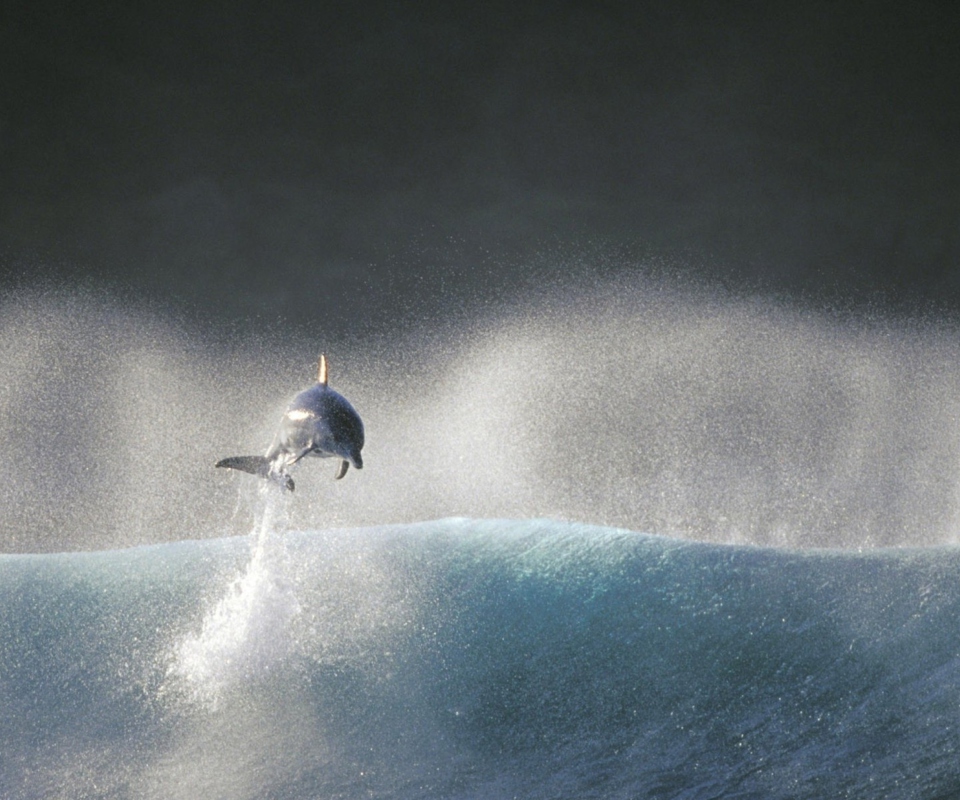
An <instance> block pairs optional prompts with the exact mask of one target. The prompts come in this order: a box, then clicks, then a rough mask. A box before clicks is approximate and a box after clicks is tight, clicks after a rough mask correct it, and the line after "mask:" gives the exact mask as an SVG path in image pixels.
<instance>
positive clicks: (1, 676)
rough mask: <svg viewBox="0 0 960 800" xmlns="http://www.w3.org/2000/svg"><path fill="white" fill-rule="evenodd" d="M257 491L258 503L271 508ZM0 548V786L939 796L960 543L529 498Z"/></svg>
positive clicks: (170, 791) (954, 701)
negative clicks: (620, 518) (603, 517)
mask: <svg viewBox="0 0 960 800" xmlns="http://www.w3.org/2000/svg"><path fill="white" fill-rule="evenodd" d="M268 510H269V509H268ZM271 513H273V514H274V516H272V517H270V518H268V519H266V521H264V522H263V523H262V524H261V526H260V527H259V528H258V529H257V530H256V531H255V532H254V533H253V534H252V535H249V536H244V537H226V538H221V539H207V540H200V541H181V542H176V543H169V544H161V545H151V546H143V547H136V548H130V549H123V550H114V551H101V552H92V553H69V554H47V555H5V556H0V608H2V609H3V612H2V614H0V752H2V753H3V758H2V761H0V795H3V796H5V797H16V798H51V797H54V798H55V797H61V798H75V797H91V796H98V797H111V798H113V797H117V798H124V797H131V798H134V797H136V798H142V797H145V798H151V797H156V798H161V797H162V798H178V797H183V798H188V797H189V798H193V797H198V796H205V797H230V798H255V797H256V798H262V797H270V798H307V797H309V798H360V797H364V798H367V797H381V798H414V797H416V798H432V797H436V798H481V797H545V798H546V797H549V798H559V797H570V798H590V797H597V798H600V797H602V798H618V797H622V798H627V797H630V798H633V797H664V798H666V797H677V798H708V797H710V798H714V797H738V798H788V797H789V798H822V797H841V796H845V797H887V798H901V797H903V798H908V797H924V798H932V797H946V796H948V795H949V794H950V792H952V791H955V790H956V787H957V786H958V785H960V766H958V764H957V761H956V752H957V747H958V745H960V711H958V709H960V656H958V654H960V634H958V628H957V625H956V620H957V618H958V613H960V549H957V548H955V547H950V546H941V547H933V548H925V549H915V550H887V549H876V550H871V551H867V552H863V553H856V552H849V551H846V552H844V551H818V550H807V551H793V550H783V549H764V548H759V547H753V546H730V545H714V544H704V543H694V542H690V541H683V540H678V539H669V538H664V537H659V536H652V535H644V534H640V533H635V532H631V531H628V530H624V529H616V528H605V527H596V526H589V525H583V524H574V523H566V522H557V521H551V520H548V519H539V520H508V519H502V520H498V519H466V518H459V519H444V520H438V521H433V522H418V523H414V524H406V525H389V526H379V527H367V528H354V529H329V530H290V529H285V523H284V519H283V509H282V508H279V509H277V508H275V509H273V511H272V512H271Z"/></svg>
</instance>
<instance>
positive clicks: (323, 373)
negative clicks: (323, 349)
mask: <svg viewBox="0 0 960 800" xmlns="http://www.w3.org/2000/svg"><path fill="white" fill-rule="evenodd" d="M317 383H319V384H320V385H321V386H326V385H327V357H326V356H325V355H324V354H323V353H321V354H320V363H319V364H318V365H317Z"/></svg>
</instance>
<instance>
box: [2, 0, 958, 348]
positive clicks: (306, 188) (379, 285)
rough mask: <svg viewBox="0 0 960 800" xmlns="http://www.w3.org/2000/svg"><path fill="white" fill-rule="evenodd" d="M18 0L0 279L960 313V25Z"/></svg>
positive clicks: (159, 289) (864, 12)
mask: <svg viewBox="0 0 960 800" xmlns="http://www.w3.org/2000/svg"><path fill="white" fill-rule="evenodd" d="M958 8H960V7H958V6H956V5H955V4H949V3H943V2H939V3H932V2H922V1H921V2H914V3H903V2H898V3H881V2H844V3H837V2H819V1H817V0H813V1H812V2H790V3H771V2H757V3H712V2H702V3H696V2H677V0H670V1H668V2H636V1H634V2H607V3H603V2H590V3H577V2H567V3H562V2H558V3H526V4H524V3H516V2H509V3H500V2H485V3H470V4H466V3H464V4H458V3H449V2H446V3H440V2H418V3H386V2H384V3H373V2H358V3H325V2H313V3H307V2H302V3H266V2H263V3H256V2H251V0H230V1H229V2H227V1H224V2H204V0H199V2H194V3H185V2H168V3H163V2H158V3H150V4H138V3H113V2H94V1H93V0H86V2H69V1H67V0H64V1H63V2H47V0H39V2H37V1H36V0H7V2H5V3H3V5H2V10H0V269H2V274H3V280H4V282H5V284H6V285H12V284H13V283H16V282H21V283H22V282H27V283H30V282H32V281H35V280H39V279H40V278H46V279H51V278H52V279H54V280H56V281H62V282H65V283H66V284H67V285H68V286H69V285H71V284H73V283H78V282H80V283H82V282H84V281H89V280H90V279H91V278H93V279H94V280H95V282H96V285H103V284H106V285H108V286H110V285H117V286H125V287H127V288H132V289H133V290H134V291H135V292H137V293H143V294H144V295H146V296H154V297H159V298H160V299H161V300H164V301H169V302H176V303H186V304H188V305H191V306H193V307H195V308H198V309H201V310H202V313H205V314H209V315H210V316H211V317H216V318H229V317H240V318H246V317H250V316H260V317H266V318H270V319H277V318H293V319H299V320H306V321H310V320H314V319H323V320H326V321H327V322H328V323H329V324H331V325H334V326H338V327H341V328H343V329H348V328H352V327H357V328H365V327H370V326H373V327H377V326H381V325H384V324H389V320H390V319H391V318H394V317H395V316H397V315H400V316H403V315H410V314H414V315H415V314H416V313H418V311H420V310H427V309H428V308H429V307H430V305H431V304H435V305H443V304H470V303H479V302H482V301H483V300H484V299H490V298H495V297H499V296H508V295H509V294H510V292H512V291H514V290H515V289H517V290H519V289H521V288H524V287H528V286H529V284H530V283H532V282H536V281H540V280H551V279H552V280H560V281H563V280H566V279H567V278H568V277H569V274H570V273H571V272H572V273H577V272H578V271H580V270H586V269H590V270H600V271H602V270H604V269H607V270H624V269H626V270H629V269H640V268H642V265H643V264H647V263H658V264H661V265H662V264H664V263H666V264H669V265H672V266H670V269H675V270H677V271H678V272H687V273H690V274H693V275H706V276H707V277H709V278H716V279H719V280H721V281H723V282H724V283H726V284H727V285H734V286H742V287H745V288H747V289H749V290H760V291H764V292H769V293H774V294H777V295H780V296H787V297H797V298H800V297H805V298H808V299H809V298H813V299H814V300H815V301H817V302H821V301H822V302H836V301H838V300H840V301H842V302H849V301H852V302H866V301H878V300H882V301H886V302H889V303H892V304H903V303H906V304H908V305H909V304H920V305H923V304H924V303H928V302H936V303H940V304H943V305H946V306H948V307H950V308H958V307H960V96H958V94H960V45H958V42H960V11H958Z"/></svg>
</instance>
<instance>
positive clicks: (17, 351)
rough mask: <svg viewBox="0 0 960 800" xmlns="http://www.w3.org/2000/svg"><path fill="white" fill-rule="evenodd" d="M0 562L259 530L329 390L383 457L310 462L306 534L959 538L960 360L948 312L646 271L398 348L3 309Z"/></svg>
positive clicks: (821, 541) (302, 507)
mask: <svg viewBox="0 0 960 800" xmlns="http://www.w3.org/2000/svg"><path fill="white" fill-rule="evenodd" d="M0 318H2V319H3V321H4V325H3V330H2V332H0V342H2V349H0V370H2V372H3V374H4V375H5V376H7V380H6V382H5V385H4V388H3V392H2V393H0V403H2V406H0V419H2V420H3V430H2V431H0V447H2V453H0V457H2V461H3V463H5V464H7V465H9V471H8V475H7V477H6V480H5V481H4V482H3V485H2V489H0V492H2V497H0V509H2V511H0V536H2V549H3V550H4V551H7V552H11V551H19V552H34V551H58V550H74V549H102V548H117V547H129V546H133V545H139V544H146V543H152V542H160V541H169V540H181V539H193V538H209V537H219V536H227V535H242V534H247V533H249V531H250V530H251V527H252V525H253V521H254V516H255V514H254V510H255V508H256V507H257V506H258V503H259V502H260V501H259V500H258V498H259V493H260V492H261V491H263V490H264V489H265V488H267V487H265V486H264V484H263V483H262V482H260V481H259V480H257V479H256V478H254V477H252V476H249V475H245V474H240V473H233V472H230V471H224V470H217V469H214V468H213V464H214V463H215V462H216V461H217V460H218V459H219V458H222V457H224V456H227V455H236V454H246V453H260V452H263V451H264V450H265V449H266V447H267V445H268V444H269V442H270V439H271V437H272V435H273V432H274V430H275V426H276V425H277V423H278V421H279V418H280V416H281V414H282V413H283V409H284V407H285V404H286V402H287V401H288V400H289V399H290V397H292V395H293V394H294V393H295V392H296V391H298V390H300V389H302V388H304V387H305V386H308V385H310V383H311V382H312V381H313V380H314V379H315V377H314V376H315V361H316V357H317V354H318V353H319V352H321V351H323V352H326V354H327V356H328V358H329V359H330V361H331V385H333V386H334V387H335V388H336V389H337V390H338V391H340V392H341V393H343V394H344V395H346V396H347V397H348V398H349V399H350V400H351V402H352V403H353V404H354V406H355V407H356V408H357V410H358V411H359V413H360V414H361V416H362V417H363V419H364V422H365V426H366V431H367V445H366V447H365V449H364V469H363V470H362V471H351V472H350V473H349V474H348V475H347V477H346V478H345V479H344V480H342V481H336V482H335V481H334V480H333V475H334V472H335V466H336V465H335V464H334V463H333V462H332V461H331V462H327V461H317V460H310V463H306V462H303V463H302V465H301V466H299V467H298V469H297V470H296V475H295V477H296V481H297V490H296V492H295V494H294V497H293V499H292V502H291V503H290V511H289V514H290V520H289V523H288V524H289V525H290V526H292V527H293V528H295V529H314V528H316V529H329V528H340V527H353V526H362V525H370V524H386V523H396V522H411V521H417V520H423V519H432V518H441V517H457V516H465V517H510V518H513V517H524V518H529V517H551V518H557V519H569V520H576V521H581V522H589V523H599V524H605V525H613V526H620V527H624V528H629V529H632V530H641V531H645V532H650V533H659V534H667V535H672V536H682V537H686V538H693V539H700V540H707V541H718V542H748V543H758V544H774V545H780V546H792V547H810V546H825V547H864V546H877V545H918V544H931V543H943V542H950V541H953V540H954V539H955V535H956V533H955V532H956V529H957V513H958V510H960V505H958V504H960V496H958V492H957V486H958V485H960V482H958V480H960V475H958V467H960V460H958V454H960V434H958V430H957V425H956V420H957V418H958V415H960V370H958V367H957V364H958V363H960V358H958V356H960V352H958V343H957V341H956V336H955V330H954V329H953V327H952V326H950V325H948V324H947V323H946V322H944V321H942V320H941V321H939V322H937V321H934V322H928V323H919V322H914V323H905V322H899V323H897V322H892V321H890V320H887V319H884V318H877V319H874V320H870V319H867V318H866V317H863V316H852V315H839V314H833V315H828V314H825V313H823V312H816V311H810V310H807V311H800V310H797V309H795V308H791V307H785V306H783V305H778V304H776V303H773V302H770V301H763V300H757V299H750V298H744V297H737V296H735V295H729V294H728V295H723V294H722V293H720V292H718V291H717V290H715V289H711V290H709V291H706V290H702V289H697V288H696V287H686V288H678V287H676V286H671V285H669V284H665V283H663V282H660V283H657V282H655V281H652V280H647V281H635V282H633V283H624V282H617V283H610V284H603V283H594V284H592V285H591V286H589V287H588V286H583V287H581V288H580V290H578V291H576V292H572V291H571V292H564V291H560V290H556V291H554V292H553V293H552V294H541V295H540V296H539V297H529V298H525V299H518V300H517V301H516V302H515V303H513V304H512V305H510V306H509V307H506V306H504V307H502V308H500V307H498V309H496V310H490V309H486V310H478V311H476V312H475V313H474V314H473V315H472V317H471V318H463V317H460V318H457V319H456V320H455V322H453V321H451V322H449V323H448V324H447V325H446V326H442V325H437V324H432V325H430V326H428V327H425V328H424V329H422V330H420V331H409V330H408V331H407V332H405V333H404V334H403V335H402V336H400V337H399V338H396V339H391V338H388V337H383V338H381V339H368V340H365V341H363V342H349V341H343V340H337V339H336V338H335V337H332V336H331V337H329V338H326V339H325V338H324V335H323V332H322V331H312V332H310V334H309V335H306V333H305V332H304V331H294V332H292V333H290V332H282V331H274V332H272V333H271V332H269V331H266V332H264V333H263V335H260V336H254V335H251V334H249V333H245V332H242V331H241V332H236V333H232V334H227V333H224V332H223V331H219V332H217V331H215V330H213V329H207V330H206V331H204V329H203V328H202V327H198V326H197V325H196V324H195V323H191V322H189V321H184V320H182V319H180V320H178V319H176V318H174V317H172V316H170V315H164V314H163V313H160V312H158V311H157V310H155V309H154V310H151V309H149V308H146V307H141V308H137V307H136V305H135V304H130V303H127V304H123V303H120V302H119V301H118V300H117V299H116V298H114V299H113V300H107V299H104V298H103V297H102V296H101V295H97V294H82V293H65V292H62V291H61V292H56V291H51V292H47V293H45V294H42V293H33V294H32V295H27V294H23V295H20V296H17V297H13V298H9V299H7V300H6V302H5V303H4V305H3V308H2V316H0Z"/></svg>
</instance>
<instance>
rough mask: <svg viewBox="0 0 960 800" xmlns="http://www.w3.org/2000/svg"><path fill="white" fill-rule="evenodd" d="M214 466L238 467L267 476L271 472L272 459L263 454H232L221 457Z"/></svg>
mask: <svg viewBox="0 0 960 800" xmlns="http://www.w3.org/2000/svg"><path fill="white" fill-rule="evenodd" d="M214 466H217V467H225V468H226V469H238V470H240V472H249V473H250V474H251V475H259V476H260V477H261V478H266V477H267V476H268V475H269V474H270V461H269V460H268V459H266V458H264V457H263V456H230V458H222V459H220V460H219V461H218V462H217V463H216V464H215V465H214Z"/></svg>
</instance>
